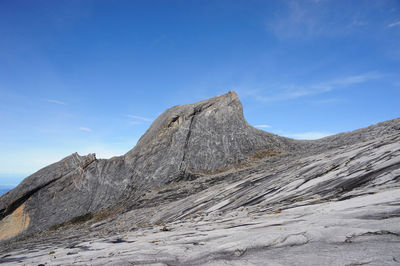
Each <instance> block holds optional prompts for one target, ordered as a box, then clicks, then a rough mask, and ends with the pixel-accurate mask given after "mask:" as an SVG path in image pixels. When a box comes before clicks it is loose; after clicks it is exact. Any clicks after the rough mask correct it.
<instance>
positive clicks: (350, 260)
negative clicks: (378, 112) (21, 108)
mask: <svg viewBox="0 0 400 266" xmlns="http://www.w3.org/2000/svg"><path fill="white" fill-rule="evenodd" d="M0 209H2V211H1V212H2V214H3V215H2V219H1V221H0V235H2V236H3V238H4V239H6V238H8V240H4V241H2V242H0V251H1V257H0V263H9V264H14V263H23V264H36V265H38V264H46V263H47V264H50V265H60V264H61V265H71V264H78V265H88V264H91V265H332V264H333V265H360V264H368V265H397V264H398V263H399V262H400V256H399V254H400V252H399V250H400V119H394V120H391V121H386V122H382V123H379V124H377V125H373V126H370V127H368V128H365V129H359V130H356V131H353V132H347V133H341V134H338V135H335V136H330V137H327V138H323V139H320V140H316V141H295V140H291V139H287V138H282V137H279V136H276V135H273V134H270V133H267V132H264V131H261V130H258V129H255V128H253V127H251V126H249V125H248V124H247V123H246V121H245V120H244V118H243V111H242V106H241V103H240V101H239V100H238V98H237V95H236V94H235V93H228V94H225V95H221V96H217V97H214V98H211V99H209V100H205V101H201V102H198V103H195V104H190V105H183V106H175V107H173V108H170V109H168V110H167V111H166V112H164V113H163V114H162V115H161V116H160V117H159V118H157V119H156V120H155V121H154V123H153V124H152V126H151V127H150V128H149V130H148V131H147V132H146V133H145V134H144V135H143V137H142V138H141V139H140V141H139V142H138V144H137V146H136V147H135V148H134V149H133V150H131V151H129V152H128V153H127V154H126V155H125V156H121V157H115V158H112V159H110V160H97V159H96V158H95V157H94V155H88V156H79V155H77V154H73V155H71V156H69V157H67V158H65V159H64V160H62V161H60V162H58V163H56V164H53V165H50V166H48V167H46V168H44V169H42V170H40V171H39V172H37V173H35V174H34V175H32V176H30V177H28V178H27V179H25V180H24V181H23V182H22V183H21V184H20V185H19V186H18V187H17V188H16V189H14V190H13V191H11V192H9V193H8V194H6V195H4V196H3V197H1V198H0ZM85 214H86V215H85ZM88 214H90V215H88ZM82 215H83V216H82ZM77 216H78V217H77ZM74 217H75V218H74ZM71 218H73V219H72V220H70V219H71ZM66 221H67V222H66ZM50 226H51V228H50V230H45V229H46V228H49V227H50ZM31 233H34V234H31ZM13 235H14V236H15V235H20V236H23V238H15V237H14V238H10V237H12V236H13Z"/></svg>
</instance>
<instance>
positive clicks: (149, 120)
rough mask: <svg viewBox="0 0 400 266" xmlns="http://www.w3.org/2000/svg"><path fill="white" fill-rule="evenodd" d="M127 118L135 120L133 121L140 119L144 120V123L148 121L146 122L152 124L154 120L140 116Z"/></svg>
mask: <svg viewBox="0 0 400 266" xmlns="http://www.w3.org/2000/svg"><path fill="white" fill-rule="evenodd" d="M125 116H126V117H129V118H133V119H138V120H142V121H146V122H151V121H153V119H150V118H147V117H143V116H138V115H125Z"/></svg>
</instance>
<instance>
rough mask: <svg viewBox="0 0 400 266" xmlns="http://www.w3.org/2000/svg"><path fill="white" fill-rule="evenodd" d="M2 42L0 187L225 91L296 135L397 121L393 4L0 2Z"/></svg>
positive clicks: (397, 29)
mask: <svg viewBox="0 0 400 266" xmlns="http://www.w3.org/2000/svg"><path fill="white" fill-rule="evenodd" d="M0 34H1V36H2V40H1V42H0V60H1V62H2V63H1V64H0V114H1V115H0V127H1V128H0V149H1V154H0V185H2V186H6V185H15V184H17V183H18V182H20V181H21V180H22V178H24V177H26V176H28V175H29V174H32V173H33V172H35V171H37V170H39V169H40V168H42V167H44V166H46V165H48V164H50V163H53V162H56V161H58V160H60V159H62V158H64V157H66V156H68V155H70V154H72V153H73V152H78V153H79V154H81V155H84V154H88V153H96V154H97V157H98V158H109V157H112V156H116V155H122V154H125V153H126V152H127V151H129V150H130V149H132V148H133V147H134V146H135V144H136V142H137V140H138V139H139V138H140V136H141V135H142V134H144V132H145V131H146V130H147V128H148V127H149V126H150V125H151V123H152V121H153V120H154V119H155V118H157V116H158V115H160V114H161V113H162V112H163V111H164V110H165V109H167V108H169V107H172V106H174V105H178V104H188V103H193V102H196V101H199V100H203V99H207V98H210V97H213V96H216V95H219V94H223V93H226V92H227V91H230V90H231V91H236V92H237V93H238V95H239V98H240V100H241V101H242V103H243V108H244V115H245V118H246V119H247V121H248V122H249V123H250V124H251V125H253V126H255V127H257V128H259V129H263V130H266V131H269V132H272V133H275V134H278V135H282V136H287V137H291V138H297V139H316V138H321V137H324V136H327V135H331V134H335V133H339V132H343V131H350V130H354V129H358V128H361V127H366V126H369V125H371V124H375V123H377V122H380V121H384V120H389V119H393V118H396V117H399V116H400V112H399V111H400V109H399V107H398V106H399V99H400V75H399V73H400V48H399V47H400V2H399V1H394V0H393V1H386V0H382V1H333V0H319V1H317V0H313V1H311V0H310V1H307V0H304V1H255V0H254V1H253V0H243V1H224V0H218V1H217V0H216V1H119V0H117V1H112V2H111V1H103V0H98V1H89V0H87V1H49V0H47V1H27V0H25V1H24V0H22V1H2V2H1V3H0Z"/></svg>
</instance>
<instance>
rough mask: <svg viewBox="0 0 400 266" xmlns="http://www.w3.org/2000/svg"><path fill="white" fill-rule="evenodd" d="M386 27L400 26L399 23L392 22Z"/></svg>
mask: <svg viewBox="0 0 400 266" xmlns="http://www.w3.org/2000/svg"><path fill="white" fill-rule="evenodd" d="M387 26H388V28H391V27H395V26H400V21H396V22H393V23H391V24H389V25H387Z"/></svg>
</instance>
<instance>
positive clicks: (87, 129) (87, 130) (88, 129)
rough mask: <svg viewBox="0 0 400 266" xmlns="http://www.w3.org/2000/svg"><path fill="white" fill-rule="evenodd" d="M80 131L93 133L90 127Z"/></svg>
mask: <svg viewBox="0 0 400 266" xmlns="http://www.w3.org/2000/svg"><path fill="white" fill-rule="evenodd" d="M79 130H81V131H85V132H92V129H90V128H88V127H80V128H79Z"/></svg>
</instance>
